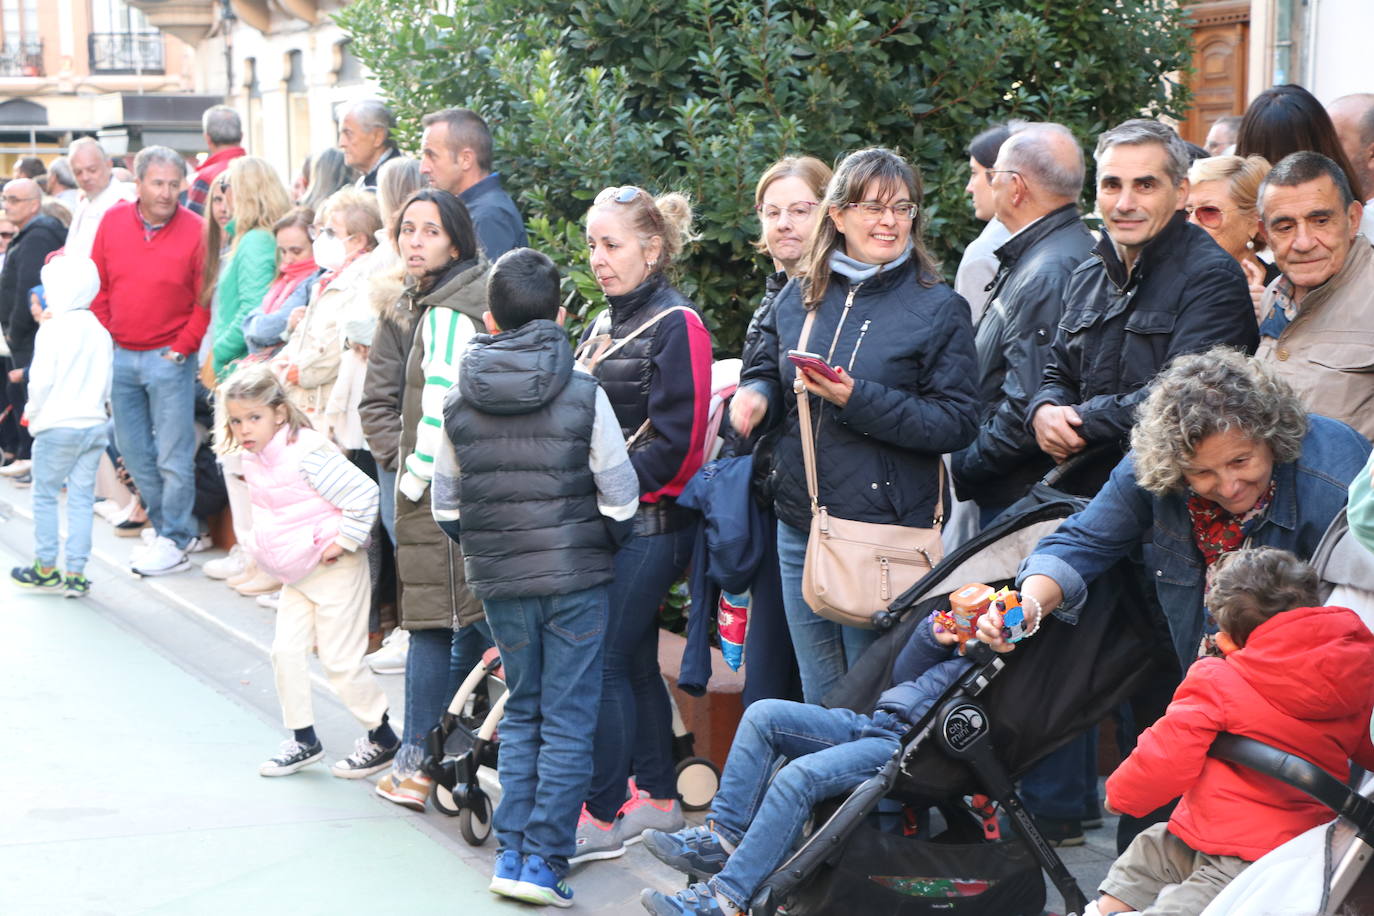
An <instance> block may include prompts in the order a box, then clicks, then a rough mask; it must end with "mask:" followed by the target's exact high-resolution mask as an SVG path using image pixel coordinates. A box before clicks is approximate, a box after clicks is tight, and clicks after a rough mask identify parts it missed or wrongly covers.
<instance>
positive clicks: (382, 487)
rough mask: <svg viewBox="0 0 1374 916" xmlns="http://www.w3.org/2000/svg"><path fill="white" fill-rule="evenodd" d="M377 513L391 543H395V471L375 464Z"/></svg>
mask: <svg viewBox="0 0 1374 916" xmlns="http://www.w3.org/2000/svg"><path fill="white" fill-rule="evenodd" d="M377 495H378V500H379V506H378V510H377V511H378V514H379V515H381V517H382V527H383V528H385V529H386V536H387V537H389V538H391V543H393V544H395V543H396V472H395V471H388V470H387V469H386V468H384V467H382V466H381V465H380V464H379V465H377Z"/></svg>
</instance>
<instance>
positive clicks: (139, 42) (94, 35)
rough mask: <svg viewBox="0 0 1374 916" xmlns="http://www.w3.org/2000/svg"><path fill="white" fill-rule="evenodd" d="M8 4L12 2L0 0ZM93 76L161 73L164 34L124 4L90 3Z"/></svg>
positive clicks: (95, 0)
mask: <svg viewBox="0 0 1374 916" xmlns="http://www.w3.org/2000/svg"><path fill="white" fill-rule="evenodd" d="M0 2H9V0H0ZM86 41H87V46H88V48H89V50H90V61H91V72H92V73H162V72H163V68H164V67H165V62H164V61H163V56H162V48H163V45H162V33H161V32H160V31H158V30H157V29H155V28H153V27H152V25H151V24H150V23H149V22H148V17H147V16H145V15H144V14H143V13H142V12H141V11H139V10H136V9H131V8H130V7H129V5H128V4H127V3H125V2H124V0H91V33H90V35H89V36H88V37H87V39H86Z"/></svg>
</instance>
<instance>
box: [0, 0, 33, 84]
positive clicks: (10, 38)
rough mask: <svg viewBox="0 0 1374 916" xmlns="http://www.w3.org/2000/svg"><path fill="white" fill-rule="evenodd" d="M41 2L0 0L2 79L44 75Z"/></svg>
mask: <svg viewBox="0 0 1374 916" xmlns="http://www.w3.org/2000/svg"><path fill="white" fill-rule="evenodd" d="M42 75H43V41H42V39H40V38H39V37H38V0H0V76H42Z"/></svg>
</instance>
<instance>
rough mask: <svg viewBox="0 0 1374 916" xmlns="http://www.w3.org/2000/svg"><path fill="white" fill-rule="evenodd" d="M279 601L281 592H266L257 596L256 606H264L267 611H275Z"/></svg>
mask: <svg viewBox="0 0 1374 916" xmlns="http://www.w3.org/2000/svg"><path fill="white" fill-rule="evenodd" d="M280 602H281V592H279V591H277V592H268V593H267V594H266V595H259V596H258V607H265V608H267V609H268V610H269V611H275V610H276V609H277V605H278V604H279V603H280Z"/></svg>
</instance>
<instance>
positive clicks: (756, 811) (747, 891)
mask: <svg viewBox="0 0 1374 916" xmlns="http://www.w3.org/2000/svg"><path fill="white" fill-rule="evenodd" d="M905 730H906V726H905V725H903V724H902V723H901V721H900V720H898V719H897V718H896V717H895V716H892V715H891V714H889V713H886V712H876V713H874V714H873V716H872V717H871V718H870V717H869V716H862V715H859V714H858V713H856V712H853V711H852V710H849V709H825V708H823V707H820V706H815V705H812V704H809V703H793V702H791V701H789V700H759V701H758V702H757V703H754V704H753V705H752V706H750V707H749V708H748V709H746V710H745V711H744V719H743V720H742V721H741V722H740V725H739V729H738V730H737V731H736V732H735V740H734V743H733V744H731V745H730V756H729V757H728V758H726V761H725V772H724V773H723V774H722V775H721V779H720V791H718V792H717V793H716V799H715V803H714V804H713V805H712V812H711V818H710V824H711V827H712V828H713V829H714V830H715V831H716V833H717V834H719V835H720V836H722V837H724V838H725V839H726V840H727V841H728V842H731V843H733V844H735V851H734V852H733V853H732V854H731V855H730V859H729V861H728V862H726V863H725V868H724V870H723V871H721V873H720V874H718V875H716V876H715V877H714V878H712V879H711V887H712V889H713V890H716V891H719V892H720V893H722V894H724V895H725V896H726V897H728V898H729V899H730V901H731V902H733V903H734V904H736V905H737V906H739V907H740V908H741V909H743V910H744V911H746V912H747V911H748V909H749V901H750V900H751V899H752V898H753V896H754V893H755V892H756V891H757V890H758V888H759V885H760V884H762V883H763V881H764V879H765V878H767V877H768V876H769V875H770V874H772V873H773V872H774V871H775V870H776V869H777V867H778V866H779V865H781V864H782V863H783V860H784V859H786V858H787V857H788V856H789V855H791V853H792V847H793V846H795V845H796V843H797V838H798V837H799V836H800V835H801V830H802V826H803V825H804V824H805V823H806V819H807V818H808V817H810V816H811V808H812V807H813V806H814V805H815V804H816V803H817V802H819V801H821V800H823V799H826V798H831V797H833V796H836V795H840V794H843V793H845V792H848V791H850V790H851V789H853V788H855V787H856V786H858V785H859V784H860V783H862V782H863V781H864V780H866V779H868V778H869V777H870V776H873V775H875V774H876V773H877V772H878V770H880V769H881V768H882V767H883V765H884V764H886V763H887V762H888V761H889V760H891V759H892V755H893V754H895V753H896V752H897V749H898V748H899V747H900V746H901V735H902V733H903V732H904V731H905ZM779 767H781V769H780V770H779ZM775 772H776V773H777V776H776V777H775V776H774V775H773V774H774V773H775Z"/></svg>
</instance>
